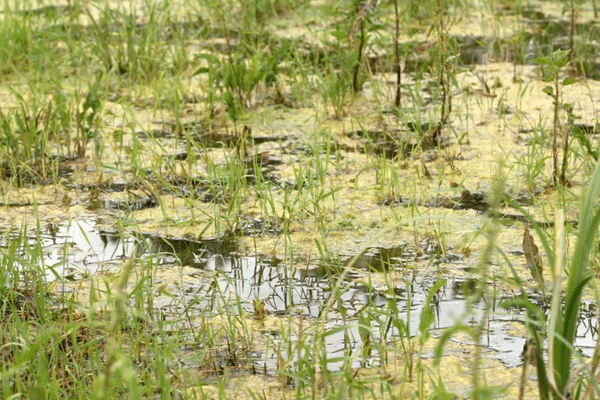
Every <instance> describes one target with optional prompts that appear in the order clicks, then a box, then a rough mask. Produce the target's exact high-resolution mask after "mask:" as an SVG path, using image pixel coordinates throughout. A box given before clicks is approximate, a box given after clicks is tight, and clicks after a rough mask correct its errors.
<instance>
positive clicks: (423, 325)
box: [419, 279, 446, 342]
mask: <svg viewBox="0 0 600 400" xmlns="http://www.w3.org/2000/svg"><path fill="white" fill-rule="evenodd" d="M445 284H446V280H445V279H441V280H439V281H437V282H436V283H435V285H433V286H432V287H431V289H429V293H428V294H427V300H425V304H423V308H422V309H421V317H420V320H419V331H420V332H421V341H422V342H423V341H424V340H426V339H427V337H428V334H429V332H428V331H429V327H430V326H431V325H432V324H433V322H434V321H435V315H434V314H433V310H432V309H431V300H432V299H433V296H434V295H435V294H436V293H437V292H438V290H440V288H441V287H442V286H444V285H445Z"/></svg>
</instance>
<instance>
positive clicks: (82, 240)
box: [41, 220, 598, 370]
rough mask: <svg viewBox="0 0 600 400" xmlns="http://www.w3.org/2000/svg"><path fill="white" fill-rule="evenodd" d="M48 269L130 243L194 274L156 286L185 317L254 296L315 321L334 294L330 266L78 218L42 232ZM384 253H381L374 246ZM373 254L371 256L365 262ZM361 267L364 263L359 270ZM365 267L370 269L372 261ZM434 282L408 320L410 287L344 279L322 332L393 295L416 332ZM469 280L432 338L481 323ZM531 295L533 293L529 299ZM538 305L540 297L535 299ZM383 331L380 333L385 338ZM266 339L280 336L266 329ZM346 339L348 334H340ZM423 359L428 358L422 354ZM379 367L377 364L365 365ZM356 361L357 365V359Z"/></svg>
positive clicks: (435, 305)
mask: <svg viewBox="0 0 600 400" xmlns="http://www.w3.org/2000/svg"><path fill="white" fill-rule="evenodd" d="M41 239H42V244H43V247H44V254H45V255H46V258H45V264H46V266H47V269H48V273H47V277H48V279H54V278H55V276H60V277H66V278H70V279H77V278H80V277H82V276H84V275H85V274H97V273H100V272H103V271H116V270H118V268H119V267H120V265H121V264H122V262H123V259H124V258H126V257H128V256H129V254H130V253H131V250H132V248H133V246H134V245H135V244H136V243H138V245H139V246H141V247H142V248H143V254H142V255H141V258H142V259H143V258H144V257H153V258H154V259H155V260H157V261H156V262H157V263H158V264H159V265H161V267H162V268H178V266H181V265H184V266H189V267H192V268H187V270H192V271H197V272H192V273H187V275H186V276H185V279H182V280H181V281H180V282H175V283H173V282H155V283H167V284H169V283H170V284H172V285H175V286H179V290H178V291H177V293H178V295H179V296H180V298H179V299H178V300H179V301H178V302H177V304H172V302H171V303H163V302H161V301H160V300H158V299H157V301H156V302H155V306H156V307H162V309H163V311H164V312H165V313H166V314H176V315H178V314H177V313H182V312H183V309H184V308H185V307H187V306H186V305H189V304H193V308H194V310H197V311H210V312H214V313H216V312H219V311H220V310H222V309H223V306H224V304H223V303H224V302H238V304H239V307H241V309H242V310H243V311H244V312H247V313H253V311H254V310H253V304H252V301H253V300H254V299H260V300H261V301H263V302H264V305H265V309H266V310H267V312H269V313H272V314H274V315H280V316H285V315H289V314H290V313H291V314H292V315H299V313H302V314H303V316H304V318H306V319H307V320H311V319H313V320H314V319H316V318H318V317H320V316H321V314H322V313H323V312H324V306H325V304H326V303H327V302H328V301H329V299H330V296H331V295H332V291H331V287H332V282H331V280H330V277H329V275H328V273H327V268H314V269H311V270H309V271H307V270H304V269H293V268H291V267H290V266H289V265H287V264H285V263H278V264H274V263H273V262H272V260H271V259H270V258H266V257H241V256H238V255H237V254H236V253H235V244H234V242H233V241H230V240H227V239H223V240H212V241H193V240H187V239H181V238H180V239H166V238H162V237H158V236H149V235H145V236H142V237H138V238H137V239H136V238H134V237H128V238H123V237H122V236H120V235H116V234H114V233H109V232H102V231H99V230H98V229H97V227H96V225H95V223H94V221H87V220H80V221H71V222H70V223H66V224H60V225H57V226H52V227H48V229H47V232H46V234H44V235H42V238H41ZM375 250H376V252H377V251H378V252H381V249H375ZM371 253H373V252H366V253H365V254H367V255H368V257H366V258H365V260H366V261H365V260H362V261H361V260H359V262H358V264H357V265H361V266H363V267H364V268H368V267H369V266H368V265H367V264H369V260H371V258H372V254H371ZM385 254H386V255H387V256H388V257H387V258H386V259H385V262H384V263H382V262H381V261H379V262H378V263H376V264H377V265H376V267H377V268H376V269H381V268H380V267H381V265H380V264H385V265H387V266H392V267H393V266H394V263H395V262H396V263H398V265H401V264H402V263H403V262H404V261H403V260H402V257H401V255H402V249H401V248H398V249H396V250H394V251H393V252H391V251H387V252H385ZM369 257H370V258H369ZM363 264H364V265H363ZM369 265H370V264H369ZM434 283H435V281H434V279H432V278H430V277H426V276H415V277H413V278H412V280H411V281H410V282H409V284H410V285H411V287H410V293H411V298H410V307H411V308H410V315H409V310H408V304H409V302H407V293H408V291H407V288H406V284H407V282H405V281H403V282H399V283H397V284H396V286H395V287H393V288H390V289H386V290H374V289H372V288H370V287H369V286H367V285H365V284H364V283H360V282H359V281H349V282H347V288H346V290H344V291H342V294H341V295H340V301H341V304H338V302H335V303H334V306H333V307H332V309H331V310H330V311H329V314H328V318H327V321H328V322H327V328H334V327H336V326H340V325H342V324H343V323H344V322H343V319H342V318H341V313H340V310H341V307H343V311H345V315H346V318H348V319H347V322H349V323H350V324H356V317H357V314H358V313H359V312H361V309H362V308H363V306H365V305H368V304H371V305H372V306H374V307H375V308H376V309H380V310H382V314H383V312H387V309H386V307H387V306H388V304H389V299H390V297H391V296H393V297H394V298H395V299H396V300H397V302H398V310H399V315H398V316H399V318H401V319H403V320H404V321H406V322H407V323H408V321H410V323H409V324H408V325H409V329H410V334H411V335H418V334H419V332H418V325H419V316H420V313H421V309H422V307H423V304H424V303H425V300H426V298H427V293H428V291H429V289H430V288H431V287H432V286H433V285H434ZM471 287H472V282H469V281H462V280H448V281H447V283H446V285H445V286H444V287H443V288H442V289H441V290H440V291H439V292H438V293H437V294H436V295H435V296H434V298H433V300H432V303H431V306H432V309H433V311H434V315H435V317H436V318H435V322H434V325H433V327H432V329H431V334H432V336H439V335H440V334H441V332H442V331H443V330H444V329H446V328H448V327H450V326H452V325H453V324H455V323H456V322H457V321H461V322H463V323H465V324H479V323H480V320H481V318H483V316H484V309H485V307H486V304H485V303H484V301H483V300H480V301H479V302H476V303H474V304H473V306H472V307H473V308H472V309H467V304H468V303H467V301H466V298H465V293H468V292H469V289H470V288H471ZM530 298H534V299H536V298H535V295H534V294H532V295H530ZM501 300H502V297H501V295H498V296H497V297H496V298H493V296H490V298H489V299H487V301H488V302H489V301H492V302H493V303H494V304H491V307H492V309H493V310H494V312H493V313H492V314H491V315H489V316H488V317H487V318H488V320H487V321H486V324H485V326H486V327H487V332H486V335H485V337H484V342H483V345H484V347H485V348H486V349H487V350H489V351H490V353H491V354H493V356H494V357H495V358H497V359H499V360H500V361H502V362H503V363H504V364H505V365H506V366H508V367H514V366H518V365H520V364H521V363H522V359H521V352H522V349H523V345H524V343H525V338H524V337H519V336H515V333H514V332H515V326H514V325H515V324H519V323H520V322H519V321H522V320H523V314H522V313H521V312H519V311H518V310H508V311H507V310H504V309H501V308H499V307H498V305H499V303H500V301H501ZM538 300H539V299H538ZM372 328H373V332H374V333H373V335H374V338H373V339H376V340H380V338H381V337H377V334H379V335H383V334H385V335H386V338H385V340H386V341H392V340H393V339H394V335H397V334H398V332H397V331H396V330H395V329H394V328H391V329H387V328H388V327H382V326H378V325H377V323H376V322H373V325H372ZM597 331H598V322H597V319H596V317H595V311H590V312H587V313H582V319H581V321H580V324H579V327H578V331H577V339H576V346H577V348H578V349H579V350H580V351H581V352H582V354H583V355H585V356H588V357H591V356H592V354H593V350H594V346H595V341H596V338H597ZM382 332H385V333H382ZM268 334H269V335H275V336H274V337H273V339H275V340H276V339H277V338H276V336H277V334H274V333H273V332H269V333H268ZM346 334H347V335H348V336H345V335H346ZM452 340H454V341H456V342H458V343H464V344H472V343H471V342H469V339H467V338H460V339H459V338H456V337H454V338H453V339H452ZM327 346H328V351H329V354H336V353H337V352H343V351H345V350H347V349H348V348H351V349H352V350H353V351H355V350H356V349H358V348H360V346H361V340H360V335H359V332H358V328H356V327H352V328H350V329H349V330H347V331H340V332H339V333H334V334H331V335H329V336H327ZM424 356H425V357H427V356H431V355H430V354H429V355H428V354H425V355H424ZM271 361H272V365H269V364H270V362H269V361H267V367H268V368H271V367H273V368H276V361H275V360H271ZM369 361H370V362H377V360H373V359H371V360H369ZM357 362H358V361H357ZM328 366H329V367H330V368H331V369H332V370H335V369H336V368H339V367H341V363H340V364H335V363H333V364H330V365H328Z"/></svg>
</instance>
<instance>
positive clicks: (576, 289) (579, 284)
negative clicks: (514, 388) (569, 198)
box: [552, 162, 600, 393]
mask: <svg viewBox="0 0 600 400" xmlns="http://www.w3.org/2000/svg"><path fill="white" fill-rule="evenodd" d="M588 186H589V189H588V190H587V191H585V190H584V191H583V192H582V195H581V210H580V212H579V232H578V234H577V243H576V244H575V253H574V254H573V259H572V261H571V265H570V268H569V280H568V284H567V296H566V300H565V308H564V310H565V311H564V314H562V318H561V319H560V320H559V321H557V328H558V332H560V333H561V335H562V338H563V339H564V341H563V340H560V338H557V337H555V338H554V359H553V360H552V362H553V364H554V371H555V372H554V379H555V381H556V388H557V389H558V391H559V393H563V392H564V389H565V387H566V385H567V383H568V381H569V374H570V371H571V355H572V344H573V342H574V340H575V331H576V328H577V319H578V312H579V305H580V303H581V295H582V292H583V287H584V286H585V284H586V283H587V282H588V281H589V280H590V274H589V273H588V268H587V265H588V260H589V257H590V252H591V251H592V249H593V248H595V246H594V239H595V237H596V232H598V226H599V225H600V211H596V199H597V198H598V194H599V193H600V162H597V163H596V168H595V169H594V174H593V176H592V179H591V181H590V183H589V185H588Z"/></svg>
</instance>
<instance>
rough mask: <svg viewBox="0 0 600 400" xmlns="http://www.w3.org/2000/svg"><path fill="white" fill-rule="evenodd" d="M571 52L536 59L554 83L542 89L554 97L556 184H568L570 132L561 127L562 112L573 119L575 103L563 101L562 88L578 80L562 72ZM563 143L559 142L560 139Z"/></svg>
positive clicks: (554, 174) (553, 149)
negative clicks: (560, 164) (559, 160)
mask: <svg viewBox="0 0 600 400" xmlns="http://www.w3.org/2000/svg"><path fill="white" fill-rule="evenodd" d="M569 53H570V51H567V50H556V51H555V52H554V53H552V54H551V55H550V56H545V57H538V58H536V59H535V60H533V61H535V62H536V63H538V64H539V65H541V66H542V67H543V68H544V72H545V75H544V80H545V81H547V82H552V85H548V86H545V87H544V88H543V89H542V91H543V92H544V93H546V94H547V95H548V96H550V97H551V98H552V104H553V105H554V109H553V120H552V121H553V122H552V167H553V168H552V171H553V173H552V181H553V182H554V183H555V184H557V183H558V184H560V185H566V184H567V183H568V182H567V178H566V173H567V164H568V159H569V134H568V132H567V131H566V130H564V129H562V128H561V124H560V113H561V111H567V112H568V113H569V115H570V117H569V121H572V120H573V117H574V116H573V112H572V109H573V104H570V103H562V99H561V96H562V90H563V88H564V87H565V86H569V85H572V84H574V83H576V82H577V80H576V79H575V78H573V77H570V76H569V77H566V78H564V79H562V78H561V76H560V72H561V70H562V69H563V68H564V67H565V66H566V65H567V63H568V62H569ZM561 139H562V143H560V144H559V140H561ZM561 145H562V154H563V158H562V166H561V168H560V169H559V163H558V153H559V146H561Z"/></svg>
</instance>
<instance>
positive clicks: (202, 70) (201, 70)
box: [192, 67, 210, 76]
mask: <svg viewBox="0 0 600 400" xmlns="http://www.w3.org/2000/svg"><path fill="white" fill-rule="evenodd" d="M209 72H210V68H206V67H200V68H198V69H197V70H195V71H194V73H193V74H192V76H196V75H200V74H208V73H209Z"/></svg>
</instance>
